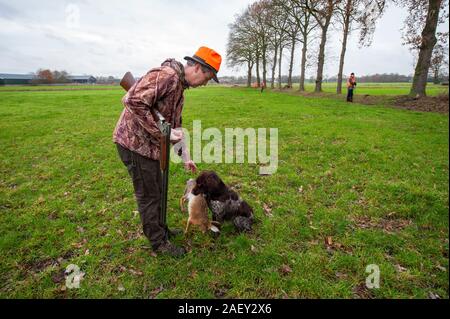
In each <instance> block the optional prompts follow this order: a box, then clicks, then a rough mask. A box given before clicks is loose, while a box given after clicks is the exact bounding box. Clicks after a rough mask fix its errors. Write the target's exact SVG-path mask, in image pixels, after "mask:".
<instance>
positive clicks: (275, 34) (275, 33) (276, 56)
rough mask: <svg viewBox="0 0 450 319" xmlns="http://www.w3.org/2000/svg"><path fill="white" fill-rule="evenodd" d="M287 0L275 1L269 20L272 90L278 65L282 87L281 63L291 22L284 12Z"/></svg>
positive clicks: (272, 4) (279, 83) (279, 80)
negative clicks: (284, 4)
mask: <svg viewBox="0 0 450 319" xmlns="http://www.w3.org/2000/svg"><path fill="white" fill-rule="evenodd" d="M285 1H286V0H274V1H272V2H271V6H270V18H269V19H267V23H268V26H269V30H270V37H269V42H270V49H271V51H272V53H273V59H272V77H271V84H270V86H271V88H272V89H273V88H274V87H275V71H276V68H277V64H278V67H279V76H278V86H279V88H280V87H281V61H282V57H283V49H284V48H285V46H286V41H287V37H288V34H287V32H286V28H287V27H288V24H289V21H288V16H287V12H286V10H284V6H283V3H284V2H285Z"/></svg>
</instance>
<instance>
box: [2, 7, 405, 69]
mask: <svg viewBox="0 0 450 319" xmlns="http://www.w3.org/2000/svg"><path fill="white" fill-rule="evenodd" d="M252 2H254V1H253V0H190V1H185V0H170V1H169V0H151V1H150V0H145V1H144V0H140V1H139V0H127V1H120V0H78V1H76V0H73V1H60V0H59V1H57V0H40V1H29V0H27V1H25V0H15V1H5V0H0V73H29V72H35V71H36V70H37V69H39V68H50V69H52V70H53V69H57V70H66V71H68V72H69V73H71V74H92V75H95V76H99V75H103V76H108V75H113V76H116V77H119V76H121V75H122V74H123V73H124V72H126V71H127V70H131V71H132V72H133V73H134V74H136V75H142V74H143V73H145V72H146V71H147V70H149V69H150V68H152V67H155V66H159V65H160V64H161V62H162V61H163V60H164V59H165V58H167V57H174V58H176V59H178V60H180V61H181V60H182V59H183V57H184V56H186V55H192V54H193V53H194V52H195V51H196V50H197V48H198V47H200V46H202V45H206V46H209V47H211V48H213V49H215V50H216V51H218V52H219V53H221V54H222V56H223V57H224V58H225V50H226V42H227V37H228V24H229V23H231V22H233V20H234V16H235V15H236V14H237V13H239V12H241V11H242V10H243V9H245V7H246V6H247V5H248V4H250V3H252ZM405 16H406V12H404V10H402V9H398V8H390V9H389V10H388V11H387V13H386V14H385V16H384V17H383V19H382V20H381V21H380V23H379V24H378V28H377V31H376V34H375V37H374V42H373V45H372V46H371V47H370V48H364V49H360V48H359V47H358V45H357V43H356V42H357V38H356V34H355V35H354V37H353V38H352V39H351V40H350V44H349V50H348V55H347V59H346V67H345V73H349V72H355V73H357V74H373V73H391V72H392V73H401V74H411V73H412V71H413V58H412V56H411V54H410V52H409V51H408V49H407V48H405V47H403V46H402V45H401V38H400V29H401V27H402V24H403V20H404V18H405ZM339 46H340V40H339V36H338V34H337V33H334V34H331V35H330V44H329V46H328V48H327V49H328V51H327V52H328V59H327V65H326V70H325V74H326V75H328V76H331V75H334V74H336V73H337V67H338V57H339V53H340V47H339ZM299 53H300V52H298V54H299ZM285 60H287V59H285ZM298 60H299V59H296V61H298ZM297 64H298V63H296V72H295V73H296V74H298V73H299V71H298V69H299V67H298V66H297ZM283 73H287V65H285V66H284V71H283ZM312 73H314V70H313V69H311V70H310V71H309V75H311V74H312ZM238 74H242V75H244V74H245V71H244V70H232V69H230V68H228V67H227V66H226V64H225V63H223V67H222V69H221V72H220V73H219V76H220V75H222V76H223V75H238Z"/></svg>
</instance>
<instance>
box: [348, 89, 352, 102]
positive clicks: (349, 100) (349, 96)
mask: <svg viewBox="0 0 450 319" xmlns="http://www.w3.org/2000/svg"><path fill="white" fill-rule="evenodd" d="M347 102H353V89H351V88H350V89H348V93H347Z"/></svg>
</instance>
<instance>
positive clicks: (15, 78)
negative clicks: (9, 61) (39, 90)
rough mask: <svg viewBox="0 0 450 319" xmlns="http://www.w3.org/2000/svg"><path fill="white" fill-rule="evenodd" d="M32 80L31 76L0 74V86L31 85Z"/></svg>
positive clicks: (32, 76)
mask: <svg viewBox="0 0 450 319" xmlns="http://www.w3.org/2000/svg"><path fill="white" fill-rule="evenodd" d="M33 79H34V75H32V74H5V73H0V85H25V84H31V81H32V80H33Z"/></svg>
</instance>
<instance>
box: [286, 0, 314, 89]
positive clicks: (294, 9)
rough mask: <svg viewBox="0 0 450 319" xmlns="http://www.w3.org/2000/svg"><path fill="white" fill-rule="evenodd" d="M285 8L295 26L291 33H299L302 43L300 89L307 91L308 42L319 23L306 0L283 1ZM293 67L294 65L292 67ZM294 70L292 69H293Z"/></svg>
mask: <svg viewBox="0 0 450 319" xmlns="http://www.w3.org/2000/svg"><path fill="white" fill-rule="evenodd" d="M282 3H283V4H284V8H285V10H286V11H287V12H288V13H289V15H290V20H291V21H292V22H291V25H292V26H293V27H291V28H292V31H293V32H291V34H292V36H293V35H294V33H299V34H298V38H296V40H298V41H299V42H300V43H302V56H301V61H302V62H301V69H300V88H299V90H300V91H305V72H306V61H307V53H308V42H309V40H310V34H311V33H312V31H313V30H314V29H315V28H316V27H317V23H316V22H315V21H314V18H313V17H312V14H311V11H310V10H308V9H307V6H306V1H305V0H287V1H284V2H282ZM296 29H298V30H296ZM292 36H291V42H292V43H293V42H294V38H293V37H292ZM293 55H294V52H292V51H291V62H293ZM290 69H292V67H291V68H290ZM291 72H292V71H291Z"/></svg>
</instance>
